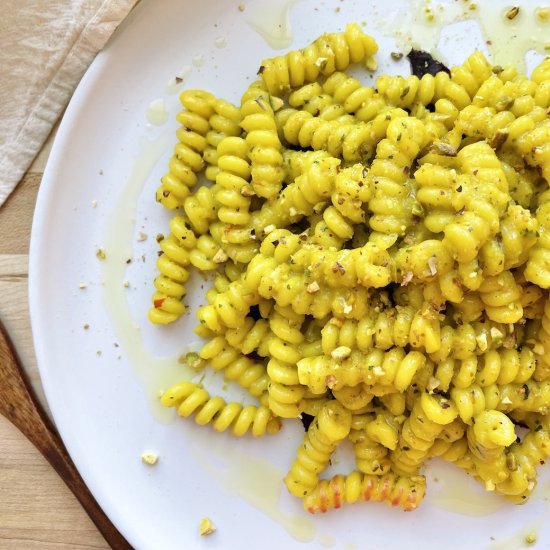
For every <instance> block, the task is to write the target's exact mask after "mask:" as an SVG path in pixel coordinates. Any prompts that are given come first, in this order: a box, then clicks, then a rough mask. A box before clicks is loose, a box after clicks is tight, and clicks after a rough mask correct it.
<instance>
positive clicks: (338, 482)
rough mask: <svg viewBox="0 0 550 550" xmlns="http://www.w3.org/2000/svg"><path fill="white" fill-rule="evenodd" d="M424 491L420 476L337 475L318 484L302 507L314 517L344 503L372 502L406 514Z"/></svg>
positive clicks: (423, 482)
mask: <svg viewBox="0 0 550 550" xmlns="http://www.w3.org/2000/svg"><path fill="white" fill-rule="evenodd" d="M425 492H426V479H425V478H424V476H418V475H417V476H413V477H411V478H409V477H401V476H398V475H395V474H392V473H388V474H384V475H382V476H376V475H367V474H362V473H360V472H352V473H351V474H348V475H347V476H343V475H341V474H337V475H336V476H334V477H333V478H332V479H330V480H327V481H325V480H322V481H320V482H319V484H318V485H317V487H316V488H315V489H314V490H313V491H312V492H311V493H309V494H308V495H307V496H306V497H305V498H304V508H305V509H306V510H307V511H308V512H309V513H311V514H317V513H319V512H327V511H328V510H331V509H335V508H340V507H342V506H343V505H344V504H354V503H355V502H368V501H373V502H386V503H387V504H389V505H390V506H399V507H400V508H402V509H403V510H405V511H406V512H408V511H411V510H414V509H415V508H416V507H417V506H418V505H419V504H420V502H421V501H422V499H423V498H424V494H425Z"/></svg>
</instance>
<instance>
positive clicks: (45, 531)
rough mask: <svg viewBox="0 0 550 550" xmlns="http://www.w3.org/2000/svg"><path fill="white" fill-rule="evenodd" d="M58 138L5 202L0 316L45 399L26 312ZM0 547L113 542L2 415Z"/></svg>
mask: <svg viewBox="0 0 550 550" xmlns="http://www.w3.org/2000/svg"><path fill="white" fill-rule="evenodd" d="M51 142H52V137H51V136H50V139H49V140H48V142H47V143H46V144H45V146H44V148H43V150H42V151H41V153H40V154H39V156H38V157H37V159H36V160H35V162H34V163H33V165H32V166H31V168H30V169H29V171H28V172H27V174H26V175H25V176H24V178H23V180H22V181H21V183H20V184H19V185H18V187H17V188H16V190H15V191H14V193H13V194H12V195H11V196H10V197H9V199H8V200H7V201H6V203H5V204H4V205H3V206H2V207H1V208H0V235H1V238H0V295H1V296H2V305H1V306H0V315H1V318H2V320H3V322H4V323H5V325H6V328H7V330H8V332H9V334H10V336H11V339H12V341H13V343H14V346H15V348H16V350H17V351H18V353H19V356H20V358H21V360H22V362H23V365H24V368H25V370H26V372H27V373H28V374H29V376H30V379H31V382H32V384H33V387H34V388H35V390H36V392H37V394H38V396H39V398H40V400H41V401H42V403H44V404H45V400H44V395H43V392H42V389H41V386H40V379H39V376H38V371H37V368H36V360H35V357H34V350H33V344H32V337H31V328H30V322H29V310H28V300H27V298H28V292H27V281H28V257H29V256H28V255H29V238H30V231H31V223H32V216H33V212H34V206H35V202H36V194H37V192H38V187H39V185H40V180H41V178H42V174H43V172H44V168H45V165H46V160H47V156H48V153H49V151H50V148H51ZM0 441H1V444H0V549H9V550H28V549H41V550H42V549H46V550H51V549H57V548H59V549H65V550H66V549H68V548H71V549H72V548H79V549H86V548H103V549H105V548H109V546H108V545H107V543H106V542H105V540H104V539H103V537H102V536H101V534H100V533H99V532H98V531H97V529H96V528H95V526H94V524H93V523H92V522H91V520H90V519H89V518H88V516H87V515H86V513H85V512H84V510H83V509H82V507H81V506H80V504H79V503H78V501H77V500H76V499H75V497H74V496H73V495H72V493H71V492H70V491H69V490H68V489H67V487H66V486H65V484H64V483H63V481H61V479H60V478H59V477H58V475H57V474H56V473H55V471H54V470H53V469H52V468H51V466H50V465H49V464H48V463H47V462H46V460H45V459H44V458H43V457H42V455H41V454H40V453H39V452H38V451H37V450H36V449H35V448H34V447H33V445H32V444H31V443H29V441H28V440H27V439H26V438H25V437H24V436H23V435H22V434H21V433H20V432H19V431H18V430H17V429H16V428H15V427H13V426H12V425H11V424H10V423H9V422H8V421H7V420H6V419H5V418H4V417H2V416H0Z"/></svg>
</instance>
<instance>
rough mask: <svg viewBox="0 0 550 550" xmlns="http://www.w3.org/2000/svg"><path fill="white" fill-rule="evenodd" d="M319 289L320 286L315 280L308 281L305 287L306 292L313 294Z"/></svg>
mask: <svg viewBox="0 0 550 550" xmlns="http://www.w3.org/2000/svg"><path fill="white" fill-rule="evenodd" d="M320 289H321V287H320V286H319V283H318V282H317V281H313V282H312V283H309V285H307V288H306V290H307V292H308V294H315V293H316V292H319V290H320Z"/></svg>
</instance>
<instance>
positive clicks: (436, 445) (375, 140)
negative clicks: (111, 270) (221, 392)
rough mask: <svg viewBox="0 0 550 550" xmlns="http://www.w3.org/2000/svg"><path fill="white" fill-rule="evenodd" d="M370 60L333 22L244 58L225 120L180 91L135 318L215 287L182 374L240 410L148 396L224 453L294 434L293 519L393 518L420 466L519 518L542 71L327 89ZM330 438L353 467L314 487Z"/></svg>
mask: <svg viewBox="0 0 550 550" xmlns="http://www.w3.org/2000/svg"><path fill="white" fill-rule="evenodd" d="M376 51H377V45H376V43H375V41H374V40H373V38H371V37H370V36H368V35H366V34H365V33H364V32H363V30H362V29H361V28H360V27H359V26H358V25H356V24H350V25H348V26H347V27H346V29H345V31H344V32H336V33H328V34H324V35H322V36H321V37H319V38H318V39H316V40H315V41H314V42H312V43H311V44H310V45H309V46H307V47H306V48H305V49H302V50H299V51H294V52H290V53H287V54H286V55H282V56H279V57H275V58H273V59H267V60H265V61H263V62H262V64H261V66H260V70H259V71H258V75H259V78H258V80H257V81H255V82H253V83H252V84H251V85H250V86H249V87H248V89H247V90H246V91H245V92H244V94H243V95H242V99H241V103H240V105H233V104H231V103H229V102H227V101H225V100H223V99H220V98H217V97H215V96H214V95H212V94H210V93H208V92H206V91H201V90H187V91H184V92H183V93H182V94H181V102H182V104H183V110H182V111H181V113H179V114H178V117H177V119H178V121H179V122H180V123H181V128H180V129H179V130H178V131H177V137H178V139H179V142H178V143H177V145H176V147H175V150H174V155H173V157H172V159H171V160H170V165H169V171H168V173H167V174H166V175H165V176H164V177H163V178H162V181H161V185H160V187H159V188H158V191H157V197H156V198H157V200H158V201H159V202H160V203H162V204H163V205H164V206H166V207H167V208H168V209H170V210H175V215H174V217H173V219H172V221H171V222H170V234H169V235H168V236H167V237H165V238H164V239H162V240H161V241H160V249H161V251H160V252H159V254H160V257H159V258H158V270H159V272H160V274H159V276H158V277H157V278H156V279H155V282H154V285H155V287H156V292H155V294H154V296H153V306H152V308H151V310H150V312H149V317H150V320H151V321H152V322H153V323H170V322H172V321H174V320H176V319H177V318H178V317H179V316H180V315H181V314H183V313H184V311H185V306H184V304H183V302H182V300H183V298H184V296H185V292H186V290H185V283H186V280H187V278H188V276H189V269H191V268H192V267H194V268H196V269H198V270H200V271H202V272H213V281H214V283H213V287H212V288H211V289H210V290H208V292H207V293H206V301H207V303H206V304H205V305H203V306H202V307H200V308H199V310H198V313H197V315H198V319H199V321H200V324H199V326H198V327H197V329H196V332H197V334H199V335H200V336H202V337H204V338H205V339H206V343H205V345H204V347H203V348H202V349H201V350H200V352H199V353H191V354H189V355H188V356H187V362H188V364H189V365H190V366H191V367H193V368H195V369H197V370H199V369H202V368H205V367H207V366H209V367H210V368H212V369H214V370H217V371H221V372H223V374H224V376H225V379H226V380H232V381H236V382H237V383H239V384H240V385H241V386H243V387H244V388H246V390H248V392H249V393H250V394H251V395H252V396H253V397H254V398H257V401H258V404H257V405H248V406H243V405H241V404H240V403H236V402H234V403H227V402H226V401H225V400H224V399H223V398H222V397H221V396H211V395H210V394H209V393H208V392H207V390H206V389H205V388H203V387H202V385H201V384H198V383H194V382H189V381H186V382H181V383H178V384H176V385H174V386H173V387H171V388H169V389H168V390H167V391H166V392H165V393H164V394H163V396H162V398H161V401H162V403H163V404H164V405H166V406H171V407H176V408H177V412H178V414H179V415H181V416H185V417H188V416H191V417H194V419H195V421H196V422H197V423H199V424H211V425H212V426H213V427H214V429H216V430H218V431H224V430H231V431H232V433H233V434H235V435H237V436H242V435H244V434H246V433H252V434H253V435H254V436H260V435H263V434H266V433H268V434H271V433H275V432H277V431H278V430H279V428H280V427H281V419H289V418H300V417H304V418H309V417H312V421H311V423H310V424H309V427H308V428H307V430H306V433H305V436H304V440H303V443H302V444H301V445H300V447H299V449H298V450H297V454H296V459H295V461H294V463H293V464H292V465H291V466H290V468H289V472H288V474H287V476H286V478H285V483H286V486H287V487H288V490H289V491H290V492H291V493H292V494H293V495H296V496H297V497H300V498H302V499H303V502H304V506H305V508H306V509H307V510H308V511H310V512H312V513H313V512H325V511H327V510H328V509H331V508H338V507H340V506H341V505H343V504H346V503H353V502H356V501H366V500H376V501H384V502H387V503H389V504H391V505H394V506H399V507H401V508H403V509H404V510H412V509H414V508H416V507H417V506H418V504H419V503H420V501H421V500H422V498H423V496H424V494H425V489H426V480H425V476H424V475H423V474H422V471H423V467H424V465H425V462H426V461H427V460H428V459H430V458H431V457H441V458H442V459H444V460H446V461H449V462H452V463H454V464H455V465H456V466H458V467H459V468H462V469H463V470H465V471H466V472H467V473H468V474H470V475H471V476H473V477H474V478H476V479H478V480H479V481H480V482H481V483H483V484H484V486H485V487H486V488H487V490H490V491H497V492H498V493H501V494H503V495H505V496H506V497H507V498H509V499H510V500H511V501H512V502H514V503H522V502H524V501H526V499H527V498H528V497H529V495H530V494H531V493H532V491H533V489H534V488H535V484H536V476H537V472H536V469H537V467H538V466H539V465H541V464H543V463H544V462H545V460H546V459H547V457H548V456H549V455H550V416H549V414H548V413H549V410H548V406H549V404H550V301H549V299H548V290H547V289H548V288H549V287H550V190H549V186H548V182H549V181H550V117H549V112H550V110H549V106H550V59H546V60H545V61H544V62H542V63H541V64H540V65H539V66H538V67H537V68H536V69H535V70H534V71H533V73H532V75H531V77H530V78H529V77H527V76H526V75H524V74H520V73H518V71H517V70H516V69H515V68H514V67H499V66H492V65H491V64H490V63H489V62H488V61H487V59H486V58H485V57H484V56H483V55H482V54H481V53H480V52H475V53H473V54H472V55H471V56H470V57H469V58H468V59H467V60H466V61H465V62H464V64H463V65H461V66H457V67H454V68H452V70H451V71H450V72H449V73H447V72H445V71H442V72H439V73H437V74H436V75H435V76H432V75H430V74H426V75H424V76H422V77H420V78H419V77H417V76H408V77H402V76H379V77H378V78H377V79H376V81H375V87H371V86H367V85H364V84H362V83H361V82H360V81H359V80H358V79H356V78H354V77H352V76H349V75H348V74H346V73H345V72H344V71H345V70H346V69H347V67H348V66H349V65H351V64H355V63H364V64H365V65H366V67H367V68H368V69H369V70H374V69H375V68H376V61H375V58H374V55H375V53H376ZM201 174H202V175H204V176H205V177H206V178H207V179H208V180H211V181H212V182H213V184H212V185H210V186H209V185H199V186H197V187H195V186H196V184H197V182H198V176H199V175H201ZM308 415H309V416H308ZM518 434H520V435H521V437H520V436H519V435H518ZM345 440H350V441H351V443H352V446H353V450H354V453H355V463H356V464H355V470H354V471H352V472H350V473H347V474H346V475H336V476H334V477H332V478H330V479H321V476H322V472H323V471H324V470H325V468H326V467H327V465H328V464H329V463H330V459H331V455H332V453H333V452H334V450H335V449H336V448H337V447H338V445H339V444H340V443H341V442H343V441H345Z"/></svg>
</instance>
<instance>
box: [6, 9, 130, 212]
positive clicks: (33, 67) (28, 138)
mask: <svg viewBox="0 0 550 550" xmlns="http://www.w3.org/2000/svg"><path fill="white" fill-rule="evenodd" d="M136 1H137V0H0V13H1V14H2V15H1V16H0V205H2V204H3V203H4V201H5V200H6V198H7V197H8V195H9V194H10V193H11V192H12V191H13V189H14V188H15V186H16V185H17V183H18V182H19V181H20V180H21V178H22V177H23V175H24V173H25V171H26V170H27V168H28V167H29V166H30V164H31V163H32V161H33V159H34V157H35V156H36V154H37V153H38V152H39V151H40V149H41V147H42V145H43V143H44V141H45V140H46V138H47V137H48V135H49V133H50V131H51V129H52V127H53V126H54V124H55V122H56V121H57V119H58V118H59V116H60V115H61V113H62V112H63V109H64V108H65V107H66V105H67V103H68V102H69V99H70V98H71V95H72V93H73V91H74V89H75V88H76V86H77V84H78V82H79V80H80V78H81V77H82V75H83V74H84V72H85V71H86V69H87V68H88V66H89V64H90V63H91V62H92V60H93V58H94V57H95V55H96V54H97V52H98V51H99V50H101V48H102V47H103V46H104V45H105V43H106V42H107V40H108V38H109V37H110V36H111V34H112V33H113V31H114V30H115V29H116V27H117V26H118V24H119V23H120V22H121V21H122V20H123V19H124V18H125V17H126V15H127V14H128V12H129V11H130V10H131V9H132V7H133V5H134V4H135V3H136Z"/></svg>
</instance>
